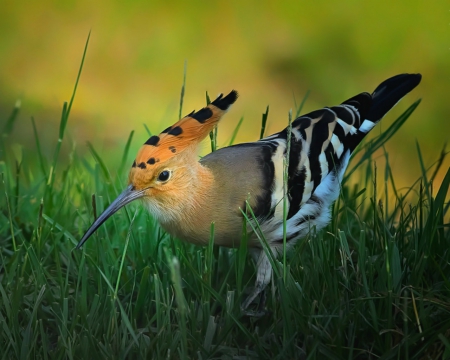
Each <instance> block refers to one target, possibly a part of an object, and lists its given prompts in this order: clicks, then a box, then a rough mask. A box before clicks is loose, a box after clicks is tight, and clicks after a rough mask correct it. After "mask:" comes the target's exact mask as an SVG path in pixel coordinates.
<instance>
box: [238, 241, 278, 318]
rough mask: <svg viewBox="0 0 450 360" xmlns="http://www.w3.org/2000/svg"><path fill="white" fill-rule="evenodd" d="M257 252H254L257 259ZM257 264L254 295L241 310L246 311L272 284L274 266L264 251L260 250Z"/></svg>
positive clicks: (252, 294) (243, 304)
mask: <svg viewBox="0 0 450 360" xmlns="http://www.w3.org/2000/svg"><path fill="white" fill-rule="evenodd" d="M256 254H257V253H256V252H252V255H253V257H254V258H255V255H256ZM257 259H258V260H257V262H256V282H255V287H254V288H253V291H252V293H251V294H250V295H249V296H248V297H247V298H246V299H245V301H244V302H243V303H242V305H241V310H242V311H244V312H245V311H246V309H247V307H248V306H249V305H250V304H251V303H252V302H253V300H254V299H255V298H256V297H257V296H258V295H259V294H260V293H261V292H262V291H263V290H264V289H265V288H266V286H267V285H268V284H269V283H270V278H271V276H272V265H270V261H269V258H268V257H267V255H266V254H265V252H264V250H259V256H258V258H257Z"/></svg>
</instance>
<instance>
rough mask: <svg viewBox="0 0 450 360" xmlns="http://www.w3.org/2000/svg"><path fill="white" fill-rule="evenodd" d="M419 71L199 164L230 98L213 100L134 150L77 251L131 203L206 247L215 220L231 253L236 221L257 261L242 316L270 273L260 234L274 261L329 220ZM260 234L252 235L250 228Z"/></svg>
mask: <svg viewBox="0 0 450 360" xmlns="http://www.w3.org/2000/svg"><path fill="white" fill-rule="evenodd" d="M421 78H422V76H421V74H400V75H396V76H393V77H391V78H389V79H387V80H385V81H383V82H382V83H381V84H380V85H379V86H378V87H376V89H375V90H374V91H373V92H372V93H371V94H370V93H368V92H362V93H360V94H358V95H356V96H353V97H351V98H350V99H348V100H346V101H344V102H343V103H341V104H340V105H337V106H331V107H324V108H322V109H319V110H315V111H312V112H310V113H307V114H305V115H302V116H299V117H298V118H296V119H295V120H294V121H292V123H291V124H290V125H289V126H288V127H286V128H285V129H283V130H281V131H280V132H278V133H275V134H272V135H270V136H267V137H265V138H263V139H260V140H258V141H252V142H246V143H240V144H235V145H231V146H228V147H223V148H220V149H218V150H216V151H213V152H212V153H210V154H208V155H206V156H203V157H201V158H200V159H199V156H198V152H199V147H200V143H201V141H202V140H203V139H204V138H205V137H206V136H207V135H208V134H209V133H210V132H211V131H212V130H213V129H214V128H215V127H216V126H217V124H218V122H219V120H220V119H221V118H222V116H223V115H224V114H225V113H226V112H227V111H228V110H229V109H230V107H231V105H232V104H234V103H235V101H236V100H237V98H238V93H237V91H236V90H232V91H231V92H230V93H229V94H228V95H226V96H223V94H220V95H219V96H218V97H217V98H216V99H215V100H214V101H212V102H211V103H210V104H209V105H207V106H206V107H204V108H202V109H200V110H198V111H193V112H191V113H190V114H188V115H187V116H185V117H183V118H182V119H181V120H179V121H178V122H176V123H175V124H174V125H172V126H169V127H168V128H167V129H165V130H164V131H162V132H161V133H160V134H159V135H153V136H151V137H150V138H149V139H148V140H147V141H146V142H145V143H144V144H143V145H142V147H141V148H140V149H139V151H138V153H137V155H136V157H135V159H134V161H133V164H132V166H131V169H130V171H129V175H128V186H127V187H126V188H125V190H124V191H123V192H122V193H121V194H120V195H119V196H118V197H117V198H116V199H115V200H114V201H113V202H112V203H111V204H110V205H109V206H108V207H107V208H106V210H105V211H104V212H103V213H102V214H101V215H100V216H99V217H98V218H97V219H96V220H95V221H94V223H93V224H92V225H91V226H90V227H89V229H88V230H87V231H86V233H85V234H84V236H83V237H82V239H81V240H80V241H79V243H78V245H77V246H76V248H78V249H79V248H80V247H82V246H83V244H84V243H85V242H86V241H87V240H88V239H89V237H90V236H91V235H92V234H93V233H94V232H95V231H96V230H97V229H98V228H99V226H101V225H102V224H103V223H104V222H105V221H106V220H107V219H108V218H109V217H110V216H111V215H113V214H114V213H115V212H116V211H118V210H119V209H120V208H122V207H123V206H125V205H126V204H128V203H130V202H132V201H134V200H138V199H140V200H141V202H142V204H143V205H144V207H146V209H147V210H148V211H149V212H150V214H151V215H152V216H153V217H154V218H156V220H157V221H158V222H159V223H160V225H161V226H162V227H163V228H164V229H165V230H166V231H167V232H168V233H169V234H171V235H173V236H174V237H176V238H179V239H181V240H184V241H187V242H189V243H192V244H196V245H201V246H206V245H208V244H209V241H210V237H211V223H214V233H213V236H214V239H213V240H214V244H215V245H219V246H224V247H230V248H233V247H239V246H240V243H241V240H242V229H243V218H244V217H245V214H248V213H251V214H252V216H251V217H248V220H249V221H248V224H247V247H248V250H249V253H250V254H251V256H252V257H253V259H254V261H255V264H256V280H255V286H254V287H253V290H252V292H251V293H250V294H249V295H248V296H247V297H246V299H245V300H244V301H243V302H242V303H241V309H242V311H243V312H246V311H248V312H249V313H250V310H247V309H248V308H249V306H250V305H251V304H252V303H253V302H254V301H255V299H256V297H257V296H258V295H260V296H261V293H264V289H265V288H266V286H267V285H268V284H269V283H270V281H271V277H272V274H273V269H272V266H271V262H270V259H269V256H270V254H267V253H266V251H265V250H264V246H263V244H262V241H261V237H260V236H261V234H260V233H262V234H263V237H264V239H265V241H266V242H267V247H268V248H270V250H271V252H272V254H273V255H274V256H275V257H279V256H281V254H282V251H283V246H285V249H286V251H290V250H291V249H292V247H293V246H294V245H295V243H296V242H297V241H298V240H299V239H302V238H304V237H306V236H307V235H308V233H309V231H310V229H312V228H315V229H316V231H319V230H321V229H323V228H324V227H325V226H326V225H327V224H328V223H329V222H330V218H331V210H330V208H331V205H332V204H333V202H334V201H335V200H336V199H337V198H338V196H339V192H340V188H341V182H342V179H343V176H344V173H345V170H346V168H347V166H348V163H349V160H350V157H351V155H352V153H353V151H354V150H355V148H356V147H357V146H358V144H360V143H361V141H362V140H363V139H364V137H365V136H366V135H367V134H368V133H369V132H370V130H372V129H373V127H374V126H375V125H376V124H377V123H378V122H379V121H380V120H381V119H382V118H383V117H384V115H385V114H386V113H387V112H388V111H389V110H391V108H392V107H393V106H394V105H395V104H397V102H398V101H400V99H402V98H403V97H404V96H405V95H406V94H407V93H409V92H410V91H411V90H413V89H414V88H415V87H416V86H417V85H418V84H419V83H420V81H421ZM256 228H257V229H259V230H260V233H258V231H255V229H256Z"/></svg>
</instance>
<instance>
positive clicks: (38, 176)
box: [0, 91, 450, 359]
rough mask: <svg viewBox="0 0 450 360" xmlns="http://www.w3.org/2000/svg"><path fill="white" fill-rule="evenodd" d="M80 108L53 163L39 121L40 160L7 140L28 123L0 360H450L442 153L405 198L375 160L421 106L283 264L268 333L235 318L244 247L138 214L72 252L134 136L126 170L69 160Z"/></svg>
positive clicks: (250, 273) (357, 162) (358, 161)
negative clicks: (210, 242)
mask: <svg viewBox="0 0 450 360" xmlns="http://www.w3.org/2000/svg"><path fill="white" fill-rule="evenodd" d="M74 94H75V91H74ZM72 99H73V98H72ZM71 105H72V101H70V102H69V104H67V105H65V106H64V109H63V113H62V117H61V122H60V134H59V140H58V141H57V142H56V144H57V145H56V146H55V150H54V156H53V159H51V160H50V161H49V160H47V159H45V158H44V157H43V156H42V149H41V145H40V143H39V136H38V132H37V131H36V128H35V127H34V123H32V125H30V126H33V127H34V129H35V133H36V136H35V146H34V149H33V151H29V152H28V151H26V150H23V152H22V153H21V152H20V151H17V146H13V145H12V144H11V143H10V141H9V140H8V139H9V135H10V134H11V133H12V132H13V131H18V129H15V128H14V125H15V123H14V121H15V119H16V117H17V110H18V109H15V110H14V111H13V112H12V114H11V117H10V118H9V119H8V121H7V122H6V125H5V126H4V128H3V129H1V131H2V142H1V146H0V151H1V153H0V173H1V183H0V188H1V189H0V191H1V195H0V210H1V211H0V328H1V330H0V358H1V359H12V358H17V359H28V358H40V359H55V358H56V359H72V358H75V359H81V358H83V359H88V358H89V359H90V358H98V359H100V358H101V359H104V358H105V359H106V358H107V359H112V358H133V359H134V358H154V359H159V358H166V359H183V358H184V359H191V358H198V359H207V358H222V359H227V358H233V357H234V358H237V359H243V358H248V359H253V358H255V359H256V358H262V359H266V358H271V359H275V358H276V359H296V358H299V359H323V358H330V359H377V358H386V359H388V358H389V359H390V358H392V359H447V358H450V330H449V329H450V300H449V299H450V282H449V279H450V256H449V249H450V233H449V227H448V224H446V223H445V219H446V218H448V208H449V206H450V205H449V203H448V199H447V198H446V197H447V192H448V187H449V183H450V171H448V170H447V169H441V167H442V164H443V163H444V162H443V159H444V158H445V155H446V153H445V151H443V152H442V155H441V157H440V158H439V159H438V160H437V161H436V162H435V163H434V164H429V165H427V166H428V167H427V166H426V165H425V164H424V163H423V161H422V160H421V155H420V148H419V147H418V148H417V150H418V158H417V161H419V162H420V163H421V165H422V168H423V173H422V175H421V177H420V178H419V179H417V180H416V181H411V188H409V189H396V186H395V181H394V178H393V176H392V172H391V169H390V167H389V161H387V165H386V167H385V168H384V169H382V170H380V169H378V170H377V169H376V166H375V163H374V161H373V159H372V155H373V152H374V151H375V150H376V149H378V148H382V146H383V144H384V143H385V142H386V141H387V140H389V138H390V137H391V136H392V135H393V134H394V133H395V132H396V131H397V130H398V129H399V128H400V127H401V126H402V124H403V123H404V121H406V119H407V117H408V115H410V113H411V112H412V111H413V110H414V108H415V106H417V103H416V104H414V105H412V106H411V107H410V108H409V109H408V110H407V111H406V113H405V114H404V116H402V117H400V118H399V119H398V120H397V121H396V122H394V124H393V125H392V127H391V128H389V129H388V130H387V131H386V132H384V133H382V134H381V135H380V136H379V137H377V138H375V139H373V140H372V141H371V142H369V143H366V144H365V145H364V146H363V147H361V148H360V150H361V151H360V154H359V156H357V157H356V158H355V159H354V160H353V161H352V163H351V164H350V168H349V171H348V172H347V174H348V175H350V174H352V172H353V170H354V169H355V168H358V169H359V170H358V172H359V175H358V174H356V173H355V174H353V176H355V177H356V176H361V179H363V180H361V181H360V182H359V183H358V184H356V185H352V186H348V185H346V184H345V183H344V185H343V190H342V196H341V198H340V199H339V201H338V202H337V204H336V205H335V206H334V209H333V212H334V216H333V221H332V223H331V224H330V225H329V226H328V227H327V229H326V230H325V231H322V232H319V233H316V232H315V231H314V229H313V230H312V231H311V234H310V235H309V236H307V237H306V238H305V239H303V240H301V241H299V243H298V244H297V246H296V247H295V251H294V252H293V253H292V254H291V255H290V256H289V257H288V259H287V260H286V263H284V264H283V263H282V262H279V261H275V265H276V266H275V268H276V272H275V273H276V274H278V275H279V276H274V279H273V280H272V283H271V285H270V288H269V289H268V304H267V308H268V312H267V314H266V315H265V316H263V317H262V318H259V319H256V318H249V317H246V316H242V315H241V314H240V311H239V305H240V303H241V301H242V299H243V298H244V296H245V289H246V288H248V287H249V286H251V285H252V284H253V281H254V267H253V264H252V263H251V262H250V260H249V259H248V258H247V257H246V249H245V248H243V249H235V250H230V249H225V248H216V247H213V246H209V247H206V248H200V247H196V246H192V245H188V244H186V243H183V242H180V241H178V240H176V239H172V238H170V237H169V236H168V235H167V234H165V233H164V231H162V230H161V229H160V228H159V226H158V225H157V224H156V223H155V222H154V220H153V219H152V218H151V217H150V216H149V215H148V214H147V213H146V212H145V211H143V210H142V209H141V208H140V207H139V204H135V205H130V206H128V207H127V209H126V210H122V211H120V212H119V213H118V214H116V215H114V216H113V217H112V218H111V219H110V220H108V221H107V222H106V224H105V225H103V226H102V227H101V228H100V229H99V231H98V232H97V233H96V235H94V238H93V239H91V240H90V241H89V242H88V243H87V245H86V246H85V247H84V249H83V250H82V251H74V250H73V248H74V246H75V245H76V243H77V242H78V240H79V239H80V237H81V236H82V234H83V232H84V230H85V229H86V228H87V227H88V225H89V224H90V223H91V222H92V220H93V219H94V217H95V216H96V215H98V214H100V212H101V211H102V210H103V209H104V208H105V207H106V205H107V204H108V203H109V202H110V201H111V200H113V199H114V198H115V196H116V195H117V194H118V193H119V192H120V190H121V189H122V188H123V187H124V176H125V174H126V172H127V171H128V166H129V164H130V163H131V161H130V158H131V156H129V155H128V149H129V144H130V142H131V141H132V135H130V139H129V142H128V143H127V146H126V147H125V151H124V154H123V158H122V159H121V160H120V161H118V167H117V168H114V169H108V168H107V167H106V165H105V162H104V161H103V157H102V155H100V154H98V153H97V152H96V151H95V144H93V145H90V149H91V153H92V155H93V158H94V159H95V161H92V160H91V159H87V158H84V157H80V156H79V155H78V154H77V151H75V150H74V151H73V152H72V153H71V154H70V155H69V156H68V158H66V159H64V158H61V156H60V146H61V143H62V142H63V141H65V140H64V132H65V128H66V125H67V121H68V119H69V114H70V109H71ZM361 154H364V155H361ZM131 155H133V154H131ZM384 156H385V157H386V158H387V160H388V154H386V153H385V154H384ZM437 171H444V172H445V171H446V175H445V177H444V181H443V183H442V184H441V185H440V187H439V188H435V187H433V179H434V176H435V174H436V173H437ZM388 184H389V186H387V185H388ZM388 189H391V190H388ZM380 191H382V192H381V193H380ZM283 269H287V271H283ZM283 274H285V276H283Z"/></svg>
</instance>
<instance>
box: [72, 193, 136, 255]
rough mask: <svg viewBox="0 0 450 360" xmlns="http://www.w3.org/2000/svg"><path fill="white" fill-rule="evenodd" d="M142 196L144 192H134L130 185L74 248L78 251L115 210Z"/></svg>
mask: <svg viewBox="0 0 450 360" xmlns="http://www.w3.org/2000/svg"><path fill="white" fill-rule="evenodd" d="M143 196H144V191H142V190H140V191H136V190H134V189H133V186H132V185H129V186H128V187H127V188H126V189H125V190H124V191H123V192H122V193H121V194H120V195H119V196H118V197H117V199H116V200H114V201H113V202H112V203H111V205H109V206H108V208H107V209H106V210H105V211H103V212H102V214H101V215H100V216H99V217H98V218H97V220H95V221H94V223H93V224H92V225H91V227H90V228H89V229H88V231H86V233H85V234H84V235H83V237H82V239H81V240H80V242H79V243H78V245H77V246H76V249H79V248H80V247H82V246H83V244H84V243H85V242H86V241H87V240H88V239H89V237H90V236H91V235H92V234H93V233H94V232H95V231H96V230H97V229H98V228H99V227H100V225H102V224H103V223H104V222H105V221H106V220H107V219H108V218H109V217H110V216H111V215H113V214H114V213H115V212H116V211H117V210H119V209H120V208H121V207H123V206H125V205H126V204H128V203H130V202H132V201H133V200H136V199H139V198H141V197H143Z"/></svg>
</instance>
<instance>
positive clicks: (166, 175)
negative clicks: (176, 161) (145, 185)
mask: <svg viewBox="0 0 450 360" xmlns="http://www.w3.org/2000/svg"><path fill="white" fill-rule="evenodd" d="M169 178H170V171H168V170H164V171H161V172H160V173H159V175H158V181H161V182H165V181H167V180H169Z"/></svg>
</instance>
